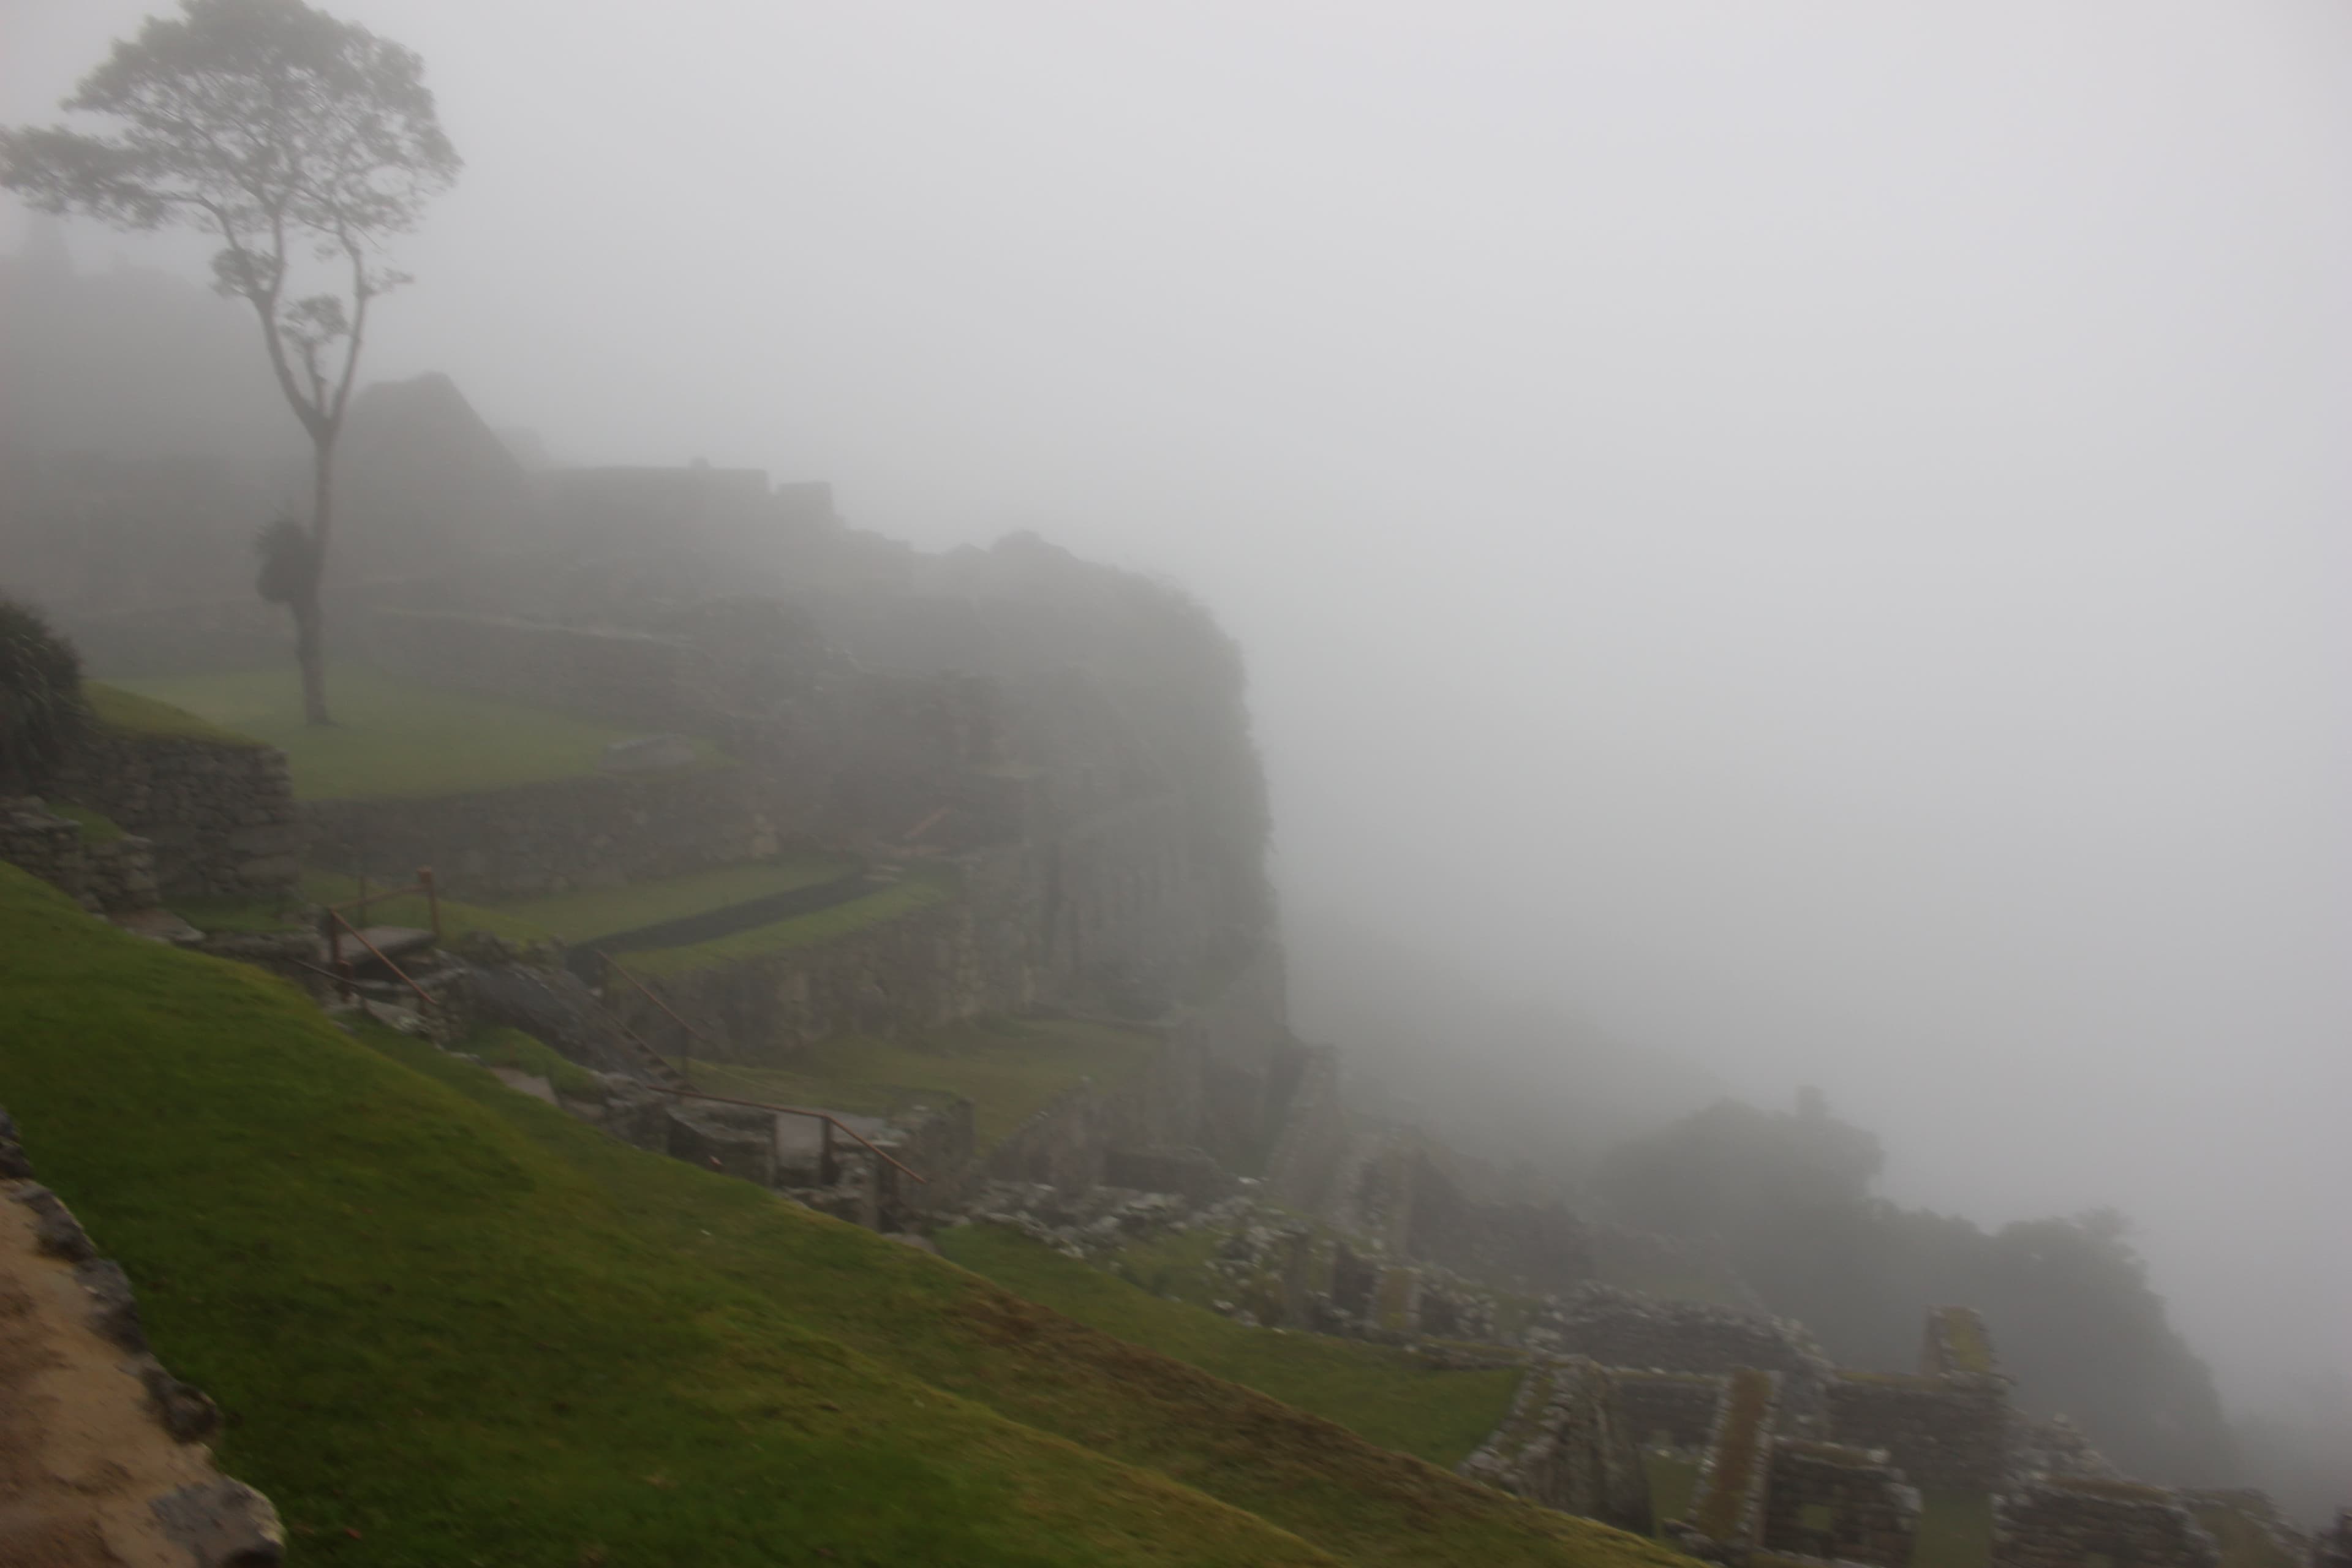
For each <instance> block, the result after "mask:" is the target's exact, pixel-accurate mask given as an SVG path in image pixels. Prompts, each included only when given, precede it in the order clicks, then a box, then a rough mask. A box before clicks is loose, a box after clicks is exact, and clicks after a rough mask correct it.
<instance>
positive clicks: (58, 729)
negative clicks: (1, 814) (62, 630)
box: [0, 599, 87, 792]
mask: <svg viewBox="0 0 2352 1568" xmlns="http://www.w3.org/2000/svg"><path fill="white" fill-rule="evenodd" d="M86 717H87V713H86V710H84V709H83V707H82V700H81V655H79V653H77V652H75V651H74V646H73V644H71V643H69V642H68V641H67V640H66V639H65V638H64V637H61V636H60V635H58V632H57V631H56V629H55V628H53V627H52V626H50V625H49V623H48V622H47V620H45V619H43V618H42V616H41V615H40V613H39V612H38V611H37V610H34V609H32V608H31V607H29V606H27V605H20V604H17V603H16V602H15V601H14V600H10V599H0V791H14V792H23V791H28V790H36V789H38V788H40V787H41V785H42V784H45V783H46V782H47V779H48V776H49V774H50V773H52V772H53V771H55V769H56V767H57V765H58V759H59V758H60V757H61V756H62V755H63V754H64V752H65V750H66V748H67V747H68V745H70V744H71V743H72V742H73V739H74V736H75V734H76V733H77V732H78V731H79V730H80V729H81V726H82V723H83V721H84V720H85V718H86Z"/></svg>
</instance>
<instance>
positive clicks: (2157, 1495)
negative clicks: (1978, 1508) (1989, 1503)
mask: <svg viewBox="0 0 2352 1568" xmlns="http://www.w3.org/2000/svg"><path fill="white" fill-rule="evenodd" d="M2220 1562H2221V1552H2220V1549H2219V1548H2218V1547H2217V1546H2216V1545H2215V1544H2214V1542H2213V1538H2212V1537H2211V1536H2210V1535H2208V1534H2206V1533H2205V1531H2202V1530H2200V1529H2199V1528H2198V1525H2197V1520H2196V1517H2195V1516H2194V1515H2192V1514H2191V1513H2190V1512H2189V1510H2188V1509H2186V1508H2185V1507H2183V1506H2182V1505H2181V1503H2180V1501H2179V1500H2178V1499H2177V1498H2175V1497H2174V1496H2173V1495H2172V1494H2171V1493H2170V1492H2168V1491H2164V1490H2162V1489H2158V1488H2156V1487H2145V1486H2140V1485H2138V1484H2137V1483H2135V1482H2131V1481H2103V1480H2090V1479H2081V1478H2073V1479H2049V1480H2042V1481H2032V1482H2028V1483H2026V1484H2025V1485H2023V1486H2021V1487H2019V1488H2016V1489H2013V1490H2011V1491H2007V1492H2003V1493H2001V1494H2000V1496H1999V1497H1997V1498H1995V1499H1994V1500H1993V1537H1992V1568H2126V1565H2128V1568H2216V1565H2217V1564H2218V1563H2220Z"/></svg>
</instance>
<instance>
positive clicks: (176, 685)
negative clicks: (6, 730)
mask: <svg viewBox="0 0 2352 1568" xmlns="http://www.w3.org/2000/svg"><path fill="white" fill-rule="evenodd" d="M124 685H125V686H126V687H127V688H128V689H129V690H130V691H131V692H132V693H134V694H135V695H137V696H141V697H146V698H151V699H154V700H157V701H159V702H163V703H170V704H173V706H175V707H178V708H182V709H184V710H187V711H188V712H190V713H193V714H195V715H196V716H197V717H198V718H199V719H202V720H205V721H208V722H209V723H210V724H214V725H226V726H227V727H229V728H230V729H233V730H235V731H241V732H242V733H243V734H246V735H249V736H253V737H257V738H258V739H259V740H262V741H266V742H268V743H269V744H271V745H273V746H277V747H279V748H281V749H283V750H284V752H286V758H287V762H288V763H289V765H290V766H291V767H292V769H293V773H294V793H295V794H296V795H299V796H300V797H301V798H302V799H305V800H341V799H368V798H385V797H393V796H410V795H457V794H460V793H463V792H465V791H468V790H483V789H500V788H504V787H506V786H508V785H510V784H537V783H541V782H542V781H544V780H548V779H562V778H573V777H578V776H580V775H582V774H586V773H594V772H595V771H596V764H597V763H598V762H599V761H600V760H601V759H602V757H603V755H604V747H605V746H606V745H608V744H609V743H611V742H614V741H618V740H622V739H624V738H625V737H626V736H627V735H629V734H630V733H631V731H626V730H617V729H614V728H611V727H610V726H607V725H603V724H587V723H583V722H581V721H578V720H576V719H567V718H564V717H563V716H562V715H561V714H557V713H551V712H549V711H547V710H545V709H541V708H530V707H525V706H524V705H522V704H520V703H516V702H502V701H499V700H497V699H495V698H489V697H477V696H473V695H471V694H468V693H465V692H457V691H444V690H441V689H437V688H435V687H430V686H423V685H419V684H417V683H415V682H413V681H405V680H398V679H394V678H392V677H390V676H384V675H379V674H376V673H375V672H374V671H373V670H369V669H363V668H355V667H352V666H341V665H339V666H336V667H335V668H331V669H330V670H329V671H328V672H327V699H328V706H329V708H330V709H331V711H332V712H333V713H334V716H335V722H334V724H333V725H332V726H331V727H329V728H326V729H312V728H310V727H309V726H307V725H305V724H304V723H303V722H302V704H301V700H300V688H299V684H298V680H297V676H296V672H295V670H294V668H293V667H292V666H291V665H287V666H284V667H282V668H270V669H258V670H241V671H237V672H235V673H232V674H225V675H223V674H213V675H185V676H173V677H167V678H163V679H152V680H134V681H127V682H125V683H124ZM104 712H105V710H104V709H102V708H101V709H100V713H101V715H102V716H103V714H104ZM696 744H697V746H698V747H700V748H701V750H702V752H703V754H704V758H705V760H706V762H715V761H717V760H719V753H718V752H717V751H716V750H715V749H714V748H711V747H710V746H709V745H708V744H707V743H706V742H696Z"/></svg>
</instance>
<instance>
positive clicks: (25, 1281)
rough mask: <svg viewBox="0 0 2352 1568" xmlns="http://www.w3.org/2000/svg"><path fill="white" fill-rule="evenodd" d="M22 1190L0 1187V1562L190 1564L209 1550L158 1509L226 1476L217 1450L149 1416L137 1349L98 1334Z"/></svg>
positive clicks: (83, 1567)
mask: <svg viewBox="0 0 2352 1568" xmlns="http://www.w3.org/2000/svg"><path fill="white" fill-rule="evenodd" d="M22 1185H23V1184H20V1183H15V1182H0V1563H7V1564H8V1565H9V1568H190V1565H191V1564H193V1563H197V1562H198V1561H200V1560H201V1554H200V1553H199V1552H194V1551H191V1550H190V1549H189V1548H188V1547H187V1546H184V1545H182V1544H178V1543H175V1542H173V1541H172V1540H171V1539H170V1538H169V1537H167V1536H166V1535H165V1534H164V1532H163V1525H162V1523H161V1522H160V1521H158V1520H157V1518H156V1516H155V1513H154V1511H153V1510H152V1507H151V1506H150V1505H151V1503H152V1500H154V1499H156V1498H159V1497H162V1496H163V1495H164V1494H165V1493H168V1492H173V1491H176V1490H178V1489H182V1488H185V1487H201V1486H206V1485H210V1484H214V1483H217V1482H218V1481H219V1479H220V1478H219V1474H218V1472H217V1471H215V1469H214V1468H212V1458H211V1454H210V1452H209V1450H207V1449H206V1448H205V1447H204V1446H203V1445H202V1444H183V1443H178V1442H174V1441H173V1439H172V1437H171V1436H170V1435H169V1434H167V1433H166V1432H165V1431H164V1430H163V1426H161V1425H159V1424H158V1422H157V1420H156V1418H155V1417H154V1416H153V1415H151V1414H150V1413H149V1409H148V1406H147V1401H146V1394H145V1391H144V1389H143V1388H142V1384H141V1383H140V1381H139V1379H138V1378H137V1377H136V1376H134V1375H132V1374H131V1373H127V1372H125V1371H124V1370H123V1367H124V1363H127V1362H128V1361H130V1359H131V1356H130V1353H129V1352H126V1351H124V1350H123V1349H122V1348H121V1346H120V1345H117V1344H114V1343H112V1342H109V1341H107V1340H105V1339H102V1338H100V1336H99V1334H98V1333H97V1332H96V1331H94V1330H93V1329H92V1328H91V1326H90V1324H89V1313H90V1304H91V1299H90V1296H89V1292H88V1291H86V1290H84V1289H82V1287H81V1285H80V1284H79V1282H78V1281H77V1280H76V1279H75V1278H74V1269H73V1265H71V1264H69V1263H66V1262H63V1261H61V1260H59V1259H58V1258H47V1257H44V1256H42V1255H41V1253H40V1251H39V1250H38V1248H37V1247H36V1245H35V1226H36V1218H35V1215H34V1214H33V1212H32V1211H31V1210H30V1209H28V1208H27V1207H26V1206H25V1205H23V1204H20V1203H14V1202H10V1201H8V1200H7V1196H6V1194H7V1193H8V1192H9V1191H10V1190H12V1189H15V1188H18V1187H20V1186H22ZM215 1560H216V1561H217V1559H215Z"/></svg>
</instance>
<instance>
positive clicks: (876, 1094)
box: [623, 953, 1154, 1149]
mask: <svg viewBox="0 0 2352 1568" xmlns="http://www.w3.org/2000/svg"><path fill="white" fill-rule="evenodd" d="M639 956H641V955H639V954H635V953H628V954H624V955H623V959H624V962H628V963H630V967H631V968H632V969H635V968H636V967H637V965H636V964H635V963H634V962H631V961H633V960H635V958H637V957H639ZM1153 1048H1154V1041H1153V1039H1152V1037H1151V1036H1150V1035H1149V1034H1146V1033H1144V1032H1143V1031H1141V1030H1137V1029H1122V1028H1118V1027H1117V1026H1112V1025H1108V1024H1095V1023H1087V1022H1081V1021H1079V1020H1076V1019H1071V1018H1002V1019H988V1020H982V1021H980V1022H975V1023H970V1024H957V1025H951V1026H949V1027H947V1028H944V1029H938V1030H934V1031H933V1032H932V1033H930V1034H929V1035H925V1036H923V1037H920V1038H919V1039H914V1040H869V1039H864V1038H860V1037H855V1036H842V1037H836V1038H834V1039H830V1040H824V1041H822V1042H820V1043H818V1044H816V1045H814V1046H811V1047H807V1048H805V1049H803V1051H801V1052H800V1053H799V1054H797V1055H796V1056H794V1057H793V1066H792V1067H791V1068H765V1067H745V1066H740V1065H738V1064H734V1063H719V1062H705V1061H697V1062H695V1063H693V1064H692V1068H693V1073H694V1079H695V1081H696V1082H697V1083H698V1084H701V1085H703V1086H704V1087H705V1088H708V1089H712V1090H714V1091H715V1092H718V1093H720V1094H740V1095H741V1096H742V1097H743V1098H744V1099H747V1100H769V1101H771V1102H775V1101H781V1102H782V1103H784V1104H787V1105H795V1104H797V1105H809V1104H814V1105H823V1106H826V1107H829V1108H831V1109H833V1110H860V1111H867V1112H872V1113H875V1114H879V1113H881V1112H883V1111H887V1110H895V1109H897V1108H898V1107H899V1106H902V1105H907V1104H909V1103H917V1104H919V1103H922V1102H924V1101H926V1100H951V1099H953V1098H955V1097H956V1096H958V1095H961V1096H963V1097H964V1098H966V1099H968V1100H971V1102H972V1120H973V1124H974V1128H975V1130H976V1131H977V1132H978V1135H979V1139H980V1145H981V1147H982V1148H983V1149H986V1148H988V1147H989V1146H991V1145H992V1144H993V1143H995V1142H996V1141H997V1140H998V1139H1000V1138H1003V1136H1004V1135H1005V1134H1006V1133H1008V1132H1010V1131H1013V1129H1014V1128H1015V1127H1018V1126H1019V1125H1021V1122H1022V1121H1023V1119H1024V1118H1025V1117H1027V1116H1028V1115H1029V1114H1030V1113H1031V1112H1032V1111H1034V1110H1039V1109H1040V1108H1042V1107H1043V1106H1045V1104H1046V1103H1047V1102H1048V1101H1049V1100H1052V1099H1053V1098H1054V1096H1055V1095H1056V1094H1059V1093H1060V1092H1061V1091H1062V1090H1064V1089H1067V1088H1069V1087H1070V1086H1071V1085H1072V1084H1074V1083H1076V1082H1077V1081H1078V1079H1082V1078H1091V1079H1094V1080H1095V1081H1096V1082H1097V1083H1098V1084H1112V1083H1117V1082H1119V1081H1120V1080H1122V1079H1127V1078H1129V1077H1132V1076H1133V1075H1134V1074H1135V1073H1137V1072H1139V1071H1140V1070H1141V1069H1142V1068H1143V1067H1144V1065H1145V1064H1146V1063H1147V1062H1148V1061H1150V1058H1151V1053H1152V1050H1153Z"/></svg>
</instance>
